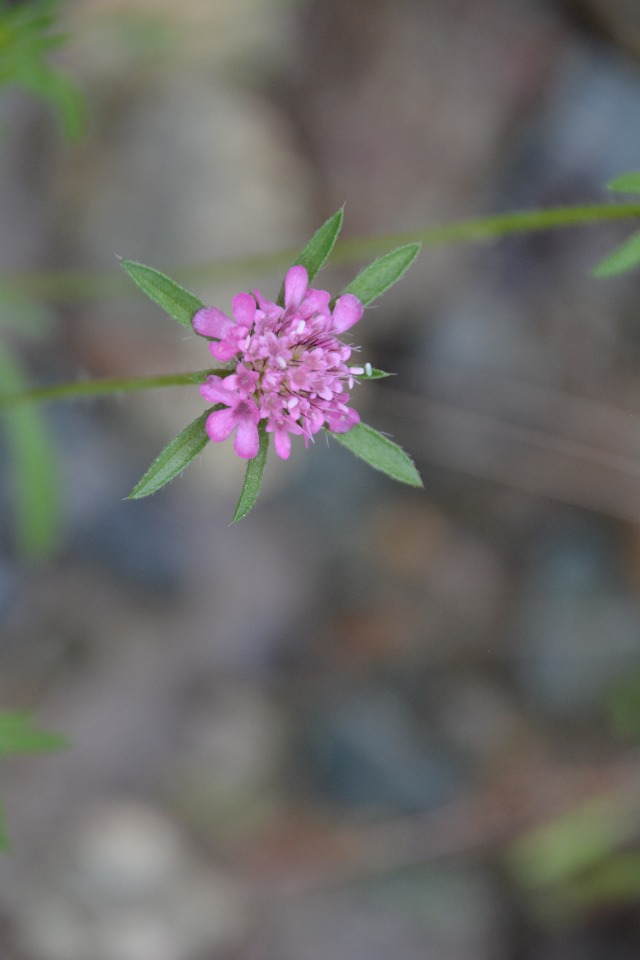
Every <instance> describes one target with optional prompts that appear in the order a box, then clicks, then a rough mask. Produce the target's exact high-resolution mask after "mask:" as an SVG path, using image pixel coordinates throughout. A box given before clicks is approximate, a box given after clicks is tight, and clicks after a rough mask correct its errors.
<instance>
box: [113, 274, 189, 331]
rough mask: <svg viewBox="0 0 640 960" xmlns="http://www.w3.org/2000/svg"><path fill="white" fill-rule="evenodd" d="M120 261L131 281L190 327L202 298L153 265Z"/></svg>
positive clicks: (175, 317) (166, 310) (176, 318)
mask: <svg viewBox="0 0 640 960" xmlns="http://www.w3.org/2000/svg"><path fill="white" fill-rule="evenodd" d="M120 262H121V263H122V266H123V267H124V269H125V270H126V271H127V273H128V274H129V276H130V277H131V279H132V280H133V282H134V283H135V284H136V285H137V286H138V287H140V289H141V290H142V292H143V293H144V294H146V295H147V296H148V297H149V299H150V300H153V302H154V303H157V304H158V306H159V307H162V309H163V310H164V311H165V312H166V313H168V314H169V316H170V317H173V319H174V320H177V321H178V323H180V324H182V326H183V327H189V329H191V321H192V320H193V317H194V314H196V313H197V312H198V310H201V309H202V308H203V307H204V306H205V304H204V303H203V302H202V300H200V299H199V298H198V297H196V296H195V294H193V293H191V292H190V291H189V290H185V289H184V287H181V286H180V285H179V284H178V283H176V282H175V280H172V279H171V278H170V277H167V276H166V275H165V274H164V273H160V271H159V270H154V268H153V267H145V265H144V264H143V263H135V262H134V261H133V260H121V261H120Z"/></svg>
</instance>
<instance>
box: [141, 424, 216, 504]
mask: <svg viewBox="0 0 640 960" xmlns="http://www.w3.org/2000/svg"><path fill="white" fill-rule="evenodd" d="M213 409H217V407H211V408H209V410H205V412H204V413H203V414H201V415H200V416H199V417H198V418H197V419H196V420H194V421H192V423H190V424H189V425H188V426H186V427H185V428H184V430H182V431H181V432H180V433H179V434H178V436H177V437H174V438H173V440H170V441H169V443H168V444H167V445H166V447H164V448H163V449H162V450H161V451H160V453H159V454H158V456H157V457H156V459H155V460H154V461H153V463H152V464H151V466H150V467H149V469H148V470H147V472H146V473H145V474H144V476H143V477H142V478H141V479H140V480H139V481H138V483H137V484H136V485H135V487H134V488H133V490H132V491H131V493H130V494H129V497H128V499H129V500H140V499H142V497H148V496H150V495H151V494H152V493H156V492H157V491H158V490H161V489H162V487H164V486H166V484H167V483H169V481H170V480H173V478H174V477H175V476H176V475H177V474H178V473H182V471H183V470H184V468H185V467H187V466H188V465H189V464H190V463H191V461H192V460H193V459H194V458H195V457H197V456H198V454H199V453H202V451H203V450H204V448H205V447H206V445H207V443H208V442H209V437H208V436H207V431H206V429H205V425H206V422H207V417H208V416H209V414H210V413H211V411H212V410H213Z"/></svg>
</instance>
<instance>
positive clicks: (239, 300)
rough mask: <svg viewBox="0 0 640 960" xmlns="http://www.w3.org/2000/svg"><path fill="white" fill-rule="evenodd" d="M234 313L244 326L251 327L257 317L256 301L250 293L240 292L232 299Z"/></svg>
mask: <svg viewBox="0 0 640 960" xmlns="http://www.w3.org/2000/svg"><path fill="white" fill-rule="evenodd" d="M231 304H232V306H233V315H234V317H235V318H236V320H237V322H238V323H239V324H240V326H242V327H248V328H249V329H251V327H252V326H253V324H254V322H255V319H256V302H255V300H254V299H253V297H252V296H251V294H250V293H239V294H238V295H237V296H235V297H234V298H233V300H232V301H231Z"/></svg>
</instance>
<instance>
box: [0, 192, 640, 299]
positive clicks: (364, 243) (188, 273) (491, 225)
mask: <svg viewBox="0 0 640 960" xmlns="http://www.w3.org/2000/svg"><path fill="white" fill-rule="evenodd" d="M634 217H640V203H620V204H609V203H606V204H605V203H602V204H590V205H585V206H580V207H555V208H552V209H550V210H521V211H517V212H515V213H505V214H499V215H498V216H494V217H480V218H478V219H475V220H461V221H459V222H457V223H449V224H443V225H440V226H435V227H429V228H428V229H426V230H412V231H409V232H405V233H386V234H380V235H378V236H375V237H356V238H354V239H352V240H341V241H338V243H337V244H336V246H335V247H334V250H333V253H332V256H331V259H332V262H333V263H351V262H353V261H357V260H360V259H363V258H364V257H367V256H371V255H374V256H375V255H377V254H380V253H386V252H387V251H388V250H389V248H390V247H394V246H401V245H402V244H406V243H413V242H415V241H417V240H421V241H422V243H424V244H425V246H442V245H445V244H450V243H472V242H479V241H482V240H497V239H498V238H500V237H506V236H509V235H511V234H514V233H528V232H531V231H534V230H557V229H559V228H562V227H577V226H585V225H587V224H590V223H600V222H610V221H614V220H629V219H633V218H634ZM298 252H299V251H298V249H297V248H291V249H288V250H280V251H278V252H276V253H269V254H264V255H256V256H250V257H241V258H238V259H234V260H219V261H216V262H215V263H207V264H199V265H196V266H191V267H183V268H176V267H173V268H168V269H167V271H166V272H167V273H169V274H171V275H172V276H174V275H175V276H176V277H177V278H178V279H180V280H182V281H183V282H185V283H186V282H189V281H190V282H195V281H199V280H212V279H217V278H224V279H225V280H228V279H229V278H231V277H235V276H246V275H251V274H255V273H260V272H266V271H268V270H273V269H274V268H279V267H283V268H284V267H286V266H287V265H288V264H289V263H291V261H292V260H293V259H294V258H295V257H296V255H297V254H298ZM0 289H1V290H2V291H3V293H4V294H5V295H9V296H10V295H12V294H13V295H16V296H29V297H42V298H46V299H49V300H59V301H64V302H67V301H70V300H91V299H96V298H106V297H109V296H121V295H123V294H124V295H126V294H127V292H128V291H130V289H131V287H130V282H129V281H128V279H127V278H126V277H125V276H119V275H118V274H116V273H110V274H88V273H86V272H81V271H76V270H66V271H56V272H37V273H31V272H30V273H22V274H16V273H11V274H8V275H5V276H0Z"/></svg>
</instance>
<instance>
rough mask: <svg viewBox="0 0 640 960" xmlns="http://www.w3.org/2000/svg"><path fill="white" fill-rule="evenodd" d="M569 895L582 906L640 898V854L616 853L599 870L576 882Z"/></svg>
mask: <svg viewBox="0 0 640 960" xmlns="http://www.w3.org/2000/svg"><path fill="white" fill-rule="evenodd" d="M568 896H569V897H570V898H571V900H572V901H573V902H574V903H578V904H580V905H582V906H590V905H591V904H593V903H602V902H603V901H609V902H614V903H619V902H620V901H621V900H628V899H634V900H635V899H637V898H638V897H640V854H637V853H620V854H616V855H615V856H613V857H611V859H610V860H607V861H606V862H604V863H602V864H601V865H600V866H599V867H598V869H597V870H595V871H592V872H591V873H589V874H588V875H587V876H584V877H580V878H578V879H577V880H576V881H574V882H573V883H572V885H571V888H570V890H569V891H568Z"/></svg>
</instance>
